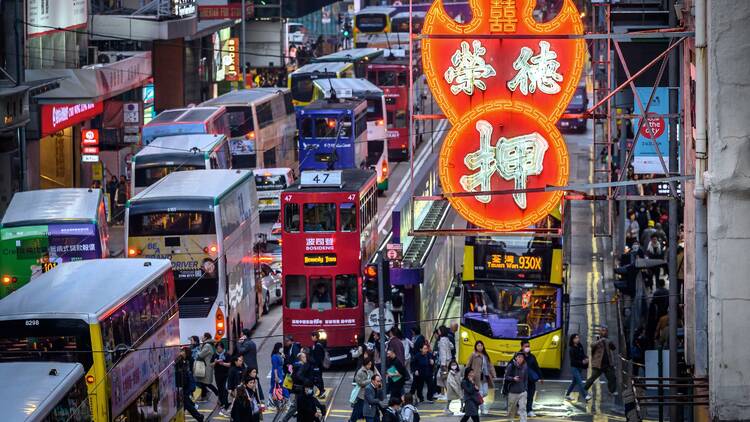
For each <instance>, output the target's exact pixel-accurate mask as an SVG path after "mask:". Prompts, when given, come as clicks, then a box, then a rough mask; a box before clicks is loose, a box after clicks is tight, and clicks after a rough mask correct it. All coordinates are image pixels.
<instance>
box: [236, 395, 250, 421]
mask: <svg viewBox="0 0 750 422" xmlns="http://www.w3.org/2000/svg"><path fill="white" fill-rule="evenodd" d="M231 414H232V422H252V421H253V404H252V402H250V400H235V401H234V402H233V403H232V413H231Z"/></svg>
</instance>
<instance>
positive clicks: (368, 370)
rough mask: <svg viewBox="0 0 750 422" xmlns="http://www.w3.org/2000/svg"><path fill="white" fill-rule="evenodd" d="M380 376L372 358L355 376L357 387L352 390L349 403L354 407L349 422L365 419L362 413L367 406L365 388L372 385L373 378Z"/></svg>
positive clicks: (364, 363)
mask: <svg viewBox="0 0 750 422" xmlns="http://www.w3.org/2000/svg"><path fill="white" fill-rule="evenodd" d="M375 374H378V370H377V368H375V366H374V365H373V363H372V360H371V359H370V358H367V359H366V360H365V361H364V362H363V363H362V366H361V367H360V368H359V369H358V370H357V373H356V374H355V375H354V382H355V384H356V385H355V386H354V388H353V389H352V393H351V396H350V397H349V403H350V404H351V405H352V414H351V416H350V417H349V422H357V421H358V420H360V419H362V418H363V415H362V411H363V407H364V405H365V388H367V386H368V385H369V384H370V380H372V376H373V375H375Z"/></svg>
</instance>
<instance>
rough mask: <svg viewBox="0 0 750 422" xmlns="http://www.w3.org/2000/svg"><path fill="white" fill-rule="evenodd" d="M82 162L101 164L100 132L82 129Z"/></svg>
mask: <svg viewBox="0 0 750 422" xmlns="http://www.w3.org/2000/svg"><path fill="white" fill-rule="evenodd" d="M81 161H82V162H84V163H97V162H99V130H98V129H81Z"/></svg>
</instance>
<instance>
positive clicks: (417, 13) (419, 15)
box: [392, 10, 427, 37]
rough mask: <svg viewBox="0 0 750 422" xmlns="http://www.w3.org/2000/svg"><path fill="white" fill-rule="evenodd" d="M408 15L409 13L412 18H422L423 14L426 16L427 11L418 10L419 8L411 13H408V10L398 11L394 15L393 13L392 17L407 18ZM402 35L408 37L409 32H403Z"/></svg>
mask: <svg viewBox="0 0 750 422" xmlns="http://www.w3.org/2000/svg"><path fill="white" fill-rule="evenodd" d="M409 15H411V16H412V17H413V18H417V19H424V18H425V16H427V12H423V11H420V10H414V11H412V12H411V13H409V12H398V13H396V14H395V15H393V18H392V19H403V18H408V17H409ZM404 36H405V37H408V36H409V34H408V33H404Z"/></svg>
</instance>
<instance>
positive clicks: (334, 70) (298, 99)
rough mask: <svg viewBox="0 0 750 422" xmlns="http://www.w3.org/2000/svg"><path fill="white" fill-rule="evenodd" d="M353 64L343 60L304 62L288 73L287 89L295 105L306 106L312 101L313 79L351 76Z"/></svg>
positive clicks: (352, 74) (352, 75)
mask: <svg viewBox="0 0 750 422" xmlns="http://www.w3.org/2000/svg"><path fill="white" fill-rule="evenodd" d="M353 77H354V64H353V63H345V62H325V63H310V64H306V65H304V66H302V67H300V68H299V69H297V70H295V71H294V72H292V73H290V74H289V77H288V83H289V89H291V90H292V102H293V103H294V106H295V107H301V106H306V105H307V104H309V103H310V101H312V97H313V91H314V87H313V81H315V80H316V79H328V78H353Z"/></svg>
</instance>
